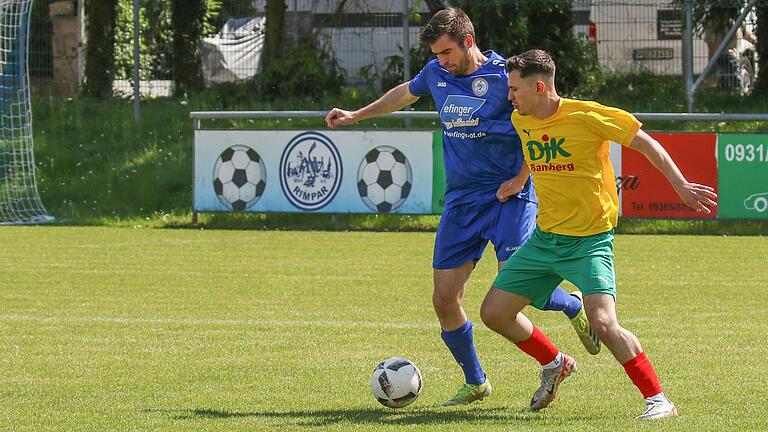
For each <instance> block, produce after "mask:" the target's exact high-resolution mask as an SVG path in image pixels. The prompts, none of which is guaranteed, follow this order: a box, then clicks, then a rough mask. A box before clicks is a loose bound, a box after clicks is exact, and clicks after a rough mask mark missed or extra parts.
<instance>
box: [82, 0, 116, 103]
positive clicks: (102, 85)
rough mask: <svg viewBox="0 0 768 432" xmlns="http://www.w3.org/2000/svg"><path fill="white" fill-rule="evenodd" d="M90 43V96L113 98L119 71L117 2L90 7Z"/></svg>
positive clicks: (92, 1)
mask: <svg viewBox="0 0 768 432" xmlns="http://www.w3.org/2000/svg"><path fill="white" fill-rule="evenodd" d="M85 8H86V12H85V13H86V16H87V17H88V23H87V26H86V32H87V37H88V42H87V44H86V47H85V85H84V87H83V92H84V93H85V94H86V95H87V96H93V97H109V96H111V95H112V80H113V78H114V73H115V71H114V68H115V19H116V16H117V0H89V1H88V2H87V3H86V5H85Z"/></svg>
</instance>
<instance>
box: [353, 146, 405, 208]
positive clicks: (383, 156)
mask: <svg viewBox="0 0 768 432" xmlns="http://www.w3.org/2000/svg"><path fill="white" fill-rule="evenodd" d="M412 184H413V174H412V172H411V163H410V162H408V159H406V157H405V155H404V154H403V152H401V151H400V150H398V149H396V148H394V147H390V146H379V147H376V148H374V149H373V150H371V151H369V152H368V154H366V155H365V158H363V160H362V161H361V162H360V168H358V170H357V190H358V192H359V193H360V198H361V199H362V200H363V203H365V205H366V206H368V208H369V209H371V210H372V211H374V212H377V213H389V212H393V211H395V210H397V209H398V208H400V206H402V205H403V203H404V202H405V200H406V199H407V198H408V194H410V193H411V186H412Z"/></svg>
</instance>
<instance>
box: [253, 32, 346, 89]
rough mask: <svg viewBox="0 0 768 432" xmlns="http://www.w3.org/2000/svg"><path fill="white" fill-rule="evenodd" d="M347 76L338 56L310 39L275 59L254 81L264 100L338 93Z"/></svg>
mask: <svg viewBox="0 0 768 432" xmlns="http://www.w3.org/2000/svg"><path fill="white" fill-rule="evenodd" d="M346 79H347V77H346V72H345V71H344V70H343V69H342V68H341V67H340V66H339V64H338V62H337V61H336V58H335V57H333V56H332V55H330V54H329V53H327V52H326V51H324V50H323V49H321V48H320V47H319V44H318V43H317V41H316V40H315V39H312V38H310V39H308V40H306V41H302V42H300V43H299V44H298V46H296V47H295V48H294V49H293V50H292V51H291V54H290V55H287V56H283V57H280V58H273V59H272V61H271V62H270V63H269V65H268V66H266V67H265V69H264V70H263V71H262V72H261V73H260V74H259V75H258V76H256V77H255V78H254V80H253V83H254V84H255V87H256V91H257V94H258V95H259V97H261V98H264V99H268V100H272V99H280V98H287V97H294V98H305V99H312V98H316V97H318V96H322V95H327V94H338V93H339V92H340V91H341V87H342V86H343V85H344V83H345V82H346Z"/></svg>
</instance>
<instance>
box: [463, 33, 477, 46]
mask: <svg viewBox="0 0 768 432" xmlns="http://www.w3.org/2000/svg"><path fill="white" fill-rule="evenodd" d="M474 45H475V38H474V37H473V36H472V35H471V34H468V35H466V36H464V47H465V48H472V47H473V46H474Z"/></svg>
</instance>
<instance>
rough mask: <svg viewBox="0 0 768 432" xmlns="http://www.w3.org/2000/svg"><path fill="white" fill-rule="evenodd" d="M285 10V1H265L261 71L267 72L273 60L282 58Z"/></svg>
mask: <svg viewBox="0 0 768 432" xmlns="http://www.w3.org/2000/svg"><path fill="white" fill-rule="evenodd" d="M285 9H286V5H285V0H267V22H266V23H265V27H266V28H265V35H264V53H263V54H262V56H261V64H262V70H268V69H269V67H270V64H271V63H272V61H273V60H276V59H279V58H281V57H282V50H283V27H285Z"/></svg>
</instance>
